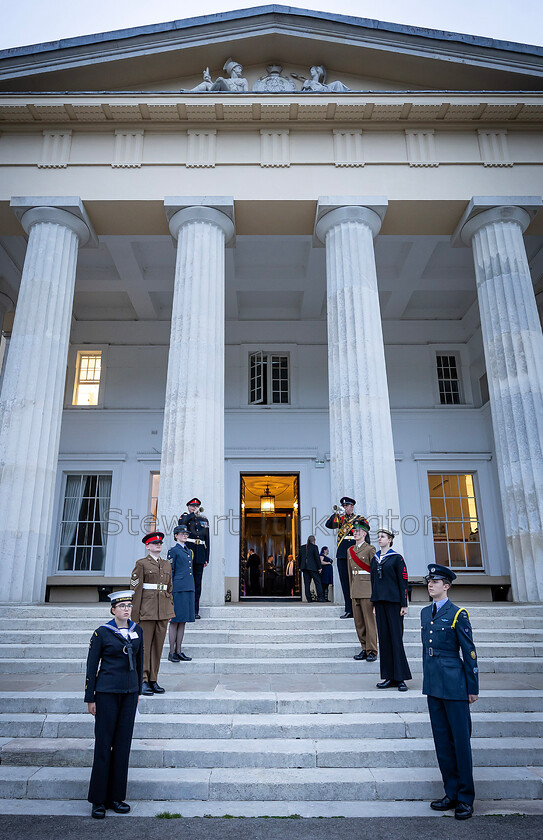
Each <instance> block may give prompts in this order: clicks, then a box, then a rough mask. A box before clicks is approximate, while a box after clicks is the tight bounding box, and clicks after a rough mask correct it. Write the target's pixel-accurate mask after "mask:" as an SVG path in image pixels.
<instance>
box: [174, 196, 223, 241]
mask: <svg viewBox="0 0 543 840" xmlns="http://www.w3.org/2000/svg"><path fill="white" fill-rule="evenodd" d="M164 209H165V210H166V218H167V219H168V224H169V227H170V233H171V235H172V237H173V239H174V240H175V241H176V242H177V239H178V237H179V231H180V230H181V228H182V227H183V225H186V224H189V223H190V222H210V223H211V224H214V225H217V227H219V228H221V230H222V231H223V232H224V237H225V244H226V245H227V246H230V247H232V246H233V244H234V235H235V224H234V199H233V198H232V196H171V197H168V198H165V199H164Z"/></svg>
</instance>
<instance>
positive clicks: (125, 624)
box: [85, 590, 143, 819]
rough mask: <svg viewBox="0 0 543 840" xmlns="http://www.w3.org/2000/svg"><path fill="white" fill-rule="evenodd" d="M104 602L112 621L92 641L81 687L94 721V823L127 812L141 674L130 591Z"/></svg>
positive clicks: (140, 637)
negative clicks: (111, 813)
mask: <svg viewBox="0 0 543 840" xmlns="http://www.w3.org/2000/svg"><path fill="white" fill-rule="evenodd" d="M109 597H110V600H111V612H112V614H113V618H112V620H111V621H108V622H107V624H102V625H101V626H100V627H98V629H97V630H95V631H94V633H93V634H92V636H91V640H90V646H89V654H88V657H87V679H86V682H85V703H88V707H89V712H90V713H91V715H94V716H95V723H94V737H95V743H94V762H93V765H92V773H91V780H90V785H89V795H88V800H89V802H91V803H92V812H91V813H92V816H93V817H94V818H95V819H103V818H104V817H105V815H106V808H109V809H110V810H113V811H116V813H118V814H127V813H128V812H129V811H130V805H128V804H127V803H126V802H124V798H125V796H126V782H127V777H128V759H129V757H130V745H131V743H132V730H133V729H134V718H135V716H136V709H137V707H138V697H139V695H140V694H141V686H142V674H143V633H142V630H141V627H139V626H138V625H137V624H135V623H134V622H133V621H130V613H131V611H132V592H131V591H130V590H128V591H126V592H112V593H111V595H110V596H109Z"/></svg>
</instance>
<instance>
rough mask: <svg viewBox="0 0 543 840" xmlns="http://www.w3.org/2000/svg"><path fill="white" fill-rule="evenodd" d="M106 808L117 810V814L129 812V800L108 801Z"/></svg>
mask: <svg viewBox="0 0 543 840" xmlns="http://www.w3.org/2000/svg"><path fill="white" fill-rule="evenodd" d="M106 808H107V809H108V810H109V811H115V813H116V814H128V813H129V811H130V805H129V804H128V802H115V801H113V802H108V803H107V805H106Z"/></svg>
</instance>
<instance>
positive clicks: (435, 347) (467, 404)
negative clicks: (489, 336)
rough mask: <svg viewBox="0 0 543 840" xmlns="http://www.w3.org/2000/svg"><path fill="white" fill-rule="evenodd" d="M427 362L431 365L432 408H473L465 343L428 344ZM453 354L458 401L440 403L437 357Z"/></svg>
mask: <svg viewBox="0 0 543 840" xmlns="http://www.w3.org/2000/svg"><path fill="white" fill-rule="evenodd" d="M428 353H429V363H430V365H431V377H432V393H433V396H434V408H438V409H441V410H447V409H449V410H451V409H452V410H453V411H454V410H459V409H462V408H473V407H474V402H473V389H472V384H471V378H470V359H469V355H468V350H467V347H466V345H465V344H462V345H458V344H457V345H452V346H451V345H450V344H430V345H428ZM438 356H454V357H455V359H456V371H457V374H458V384H459V393H460V402H459V403H442V402H441V399H440V395H439V380H438V376H437V357H438Z"/></svg>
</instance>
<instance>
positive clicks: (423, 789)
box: [0, 765, 543, 801]
mask: <svg viewBox="0 0 543 840" xmlns="http://www.w3.org/2000/svg"><path fill="white" fill-rule="evenodd" d="M542 773H543V771H541V770H538V769H537V768H530V767H477V768H475V773H474V776H475V785H476V789H477V795H478V797H479V798H481V799H508V800H511V799H522V800H525V799H541V798H542V797H543V779H542ZM88 784H89V771H88V768H86V767H35V766H34V767H32V766H27V767H12V766H4V765H0V797H1V798H4V799H22V798H28V799H49V800H55V799H63V800H66V799H85V798H86V796H87V792H88ZM442 795H443V786H442V781H441V777H440V774H439V770H438V769H437V767H434V768H426V767H407V768H401V767H399V768H387V767H385V768H381V767H377V768H367V767H364V768H352V767H349V768H324V767H318V768H313V767H312V768H302V769H293V768H288V767H287V768H283V767H282V768H258V767H257V768H247V767H243V768H236V767H228V768H222V767H218V768H213V769H204V768H188V769H187V768H165V767H153V768H147V767H146V768H132V769H131V770H130V772H129V776H128V799H129V800H131V801H133V800H136V801H138V800H159V801H168V800H179V799H182V800H190V799H193V800H200V801H206V800H225V799H229V800H237V801H254V800H260V801H274V800H279V801H292V800H305V801H337V800H353V799H356V800H368V801H371V800H380V801H383V800H384V801H398V800H405V799H411V800H418V801H420V800H429V799H434V798H436V797H440V796H442Z"/></svg>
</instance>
